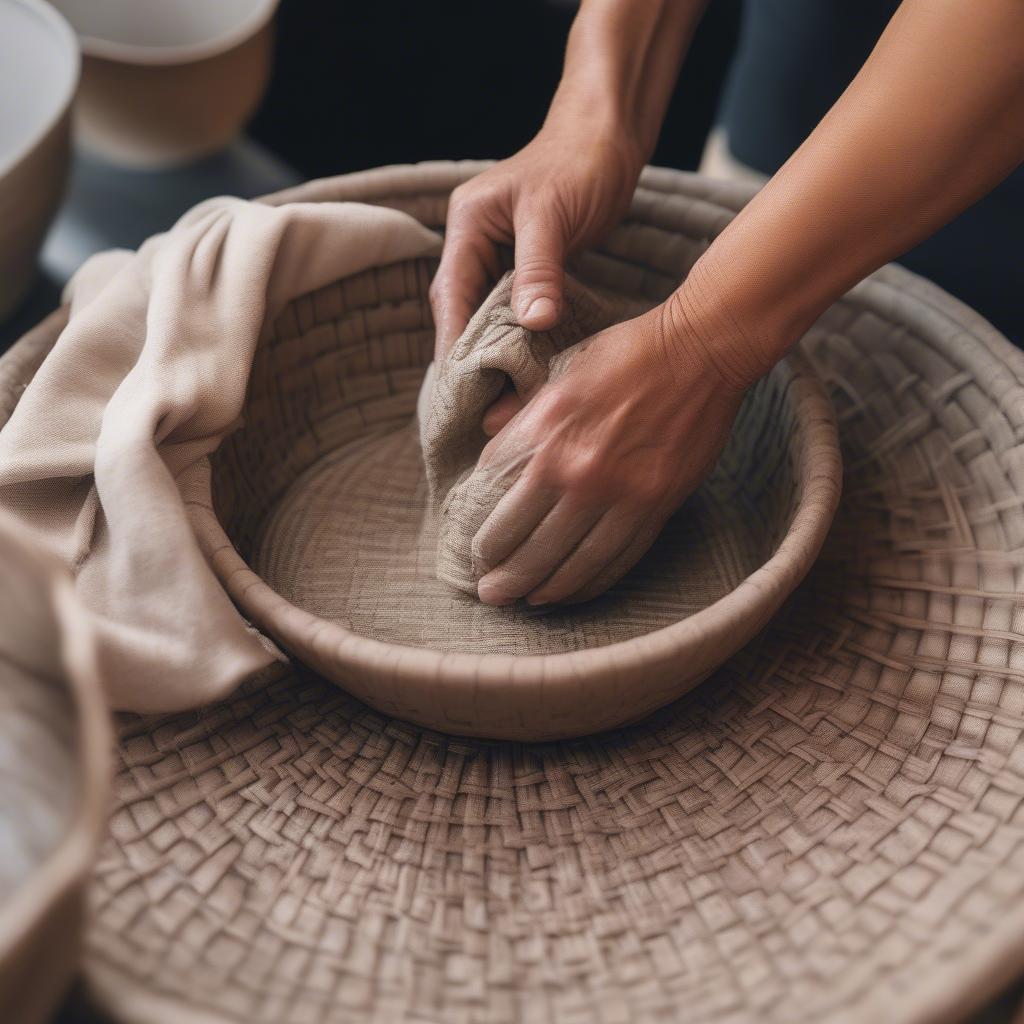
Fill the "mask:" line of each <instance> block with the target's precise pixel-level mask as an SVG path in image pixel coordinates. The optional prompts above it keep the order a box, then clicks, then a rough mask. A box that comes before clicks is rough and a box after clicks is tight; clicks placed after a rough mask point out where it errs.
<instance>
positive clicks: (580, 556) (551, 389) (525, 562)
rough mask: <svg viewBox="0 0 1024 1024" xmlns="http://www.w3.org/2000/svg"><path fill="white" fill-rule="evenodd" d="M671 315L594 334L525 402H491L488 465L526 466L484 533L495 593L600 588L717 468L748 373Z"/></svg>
mask: <svg viewBox="0 0 1024 1024" xmlns="http://www.w3.org/2000/svg"><path fill="white" fill-rule="evenodd" d="M671 319H672V317H671V316H670V315H666V307H665V306H659V307H657V308H656V309H654V310H652V311H651V312H650V313H647V314H644V315H643V316H641V317H638V318H636V319H635V320H630V321H627V322H626V323H622V324H618V325H616V326H615V327H611V328H609V329H607V330H605V331H602V332H600V333H599V334H596V335H594V337H593V338H591V339H590V340H589V341H588V342H587V343H586V344H585V345H583V346H581V348H579V349H577V350H576V351H575V352H574V353H573V355H572V356H571V360H570V362H569V363H568V364H567V366H566V367H565V369H564V370H563V372H562V373H561V374H556V375H555V377H554V379H552V380H550V381H548V383H546V384H545V385H544V386H543V387H542V388H540V390H539V391H538V392H537V393H536V394H535V395H534V396H529V397H530V400H529V401H528V402H527V404H526V405H525V406H523V405H522V404H521V402H519V401H518V400H517V399H516V398H515V396H505V397H504V398H503V399H500V400H499V401H498V402H497V403H496V404H495V405H494V406H492V408H491V410H490V411H489V412H488V414H487V419H486V420H485V429H487V431H488V433H492V434H493V433H496V435H497V436H494V437H493V439H492V440H491V441H490V442H489V443H488V444H487V446H486V448H485V449H484V451H483V453H482V454H481V456H480V459H479V462H478V466H479V467H480V468H486V467H488V466H490V467H495V468H498V467H500V466H503V465H507V464H508V463H509V462H511V461H512V460H517V461H525V468H524V469H523V471H522V473H521V475H520V477H519V479H518V480H517V481H516V482H515V484H513V486H512V488H511V489H510V490H509V491H508V493H507V494H505V495H504V497H502V499H501V501H500V502H499V503H498V505H497V506H496V507H495V509H494V511H493V512H492V513H491V515H490V516H489V517H488V519H487V521H486V522H485V523H484V525H483V526H482V527H481V528H480V530H479V531H478V533H477V534H476V537H475V538H474V540H473V558H474V561H475V562H476V563H477V564H478V565H482V566H483V567H484V569H485V570H486V575H484V576H483V577H482V578H481V580H480V582H479V586H478V594H479V597H480V600H481V601H483V602H484V603H485V604H492V605H501V604H507V603H509V602H511V601H514V600H516V599H517V598H520V597H525V598H526V600H527V601H529V602H530V603H531V604H547V603H553V602H559V601H567V602H571V601H582V600H587V599H588V598H590V597H593V596H596V595H597V594H599V593H601V592H602V591H604V590H605V589H607V588H608V587H609V586H611V585H612V584H613V583H614V582H615V581H616V580H618V579H619V578H620V577H621V576H622V575H624V574H625V573H626V572H627V571H628V570H629V569H630V568H631V567H632V566H633V565H634V564H635V563H636V562H637V561H638V560H639V559H640V557H641V556H642V555H643V554H644V553H645V552H646V551H647V549H648V548H649V547H650V546H651V544H652V543H653V542H654V540H655V538H656V537H657V536H658V534H659V533H660V531H661V528H662V526H663V525H664V524H665V522H666V520H667V519H668V518H669V517H670V516H671V515H672V514H673V513H674V512H675V511H676V509H677V508H678V507H679V506H680V505H681V504H682V502H683V501H684V500H685V499H686V498H687V497H688V496H689V495H690V494H691V493H692V492H693V491H694V490H695V489H696V488H697V487H698V486H699V484H700V483H701V482H702V481H703V479H704V478H705V477H706V476H707V474H708V473H709V472H710V471H711V469H712V468H713V466H714V464H715V461H716V459H717V458H718V455H719V453H720V452H721V450H722V447H723V446H724V444H725V442H726V440H727V438H728V436H729V432H730V430H731V427H732V423H733V420H734V419H735V417H736V413H737V411H738V409H739V406H740V402H741V400H742V397H743V392H744V386H739V385H737V383H736V382H735V380H733V379H731V374H730V375H728V378H729V379H727V376H725V375H723V374H722V373H721V372H720V369H719V366H718V365H716V360H715V359H714V358H712V356H711V355H710V354H709V353H710V349H709V347H708V346H707V345H706V344H704V343H702V341H701V340H700V339H698V338H697V337H696V336H695V335H694V333H693V332H692V330H682V331H680V330H673V329H669V328H667V326H666V325H667V324H668V323H669V322H670V321H671ZM752 379H753V377H751V380H752Z"/></svg>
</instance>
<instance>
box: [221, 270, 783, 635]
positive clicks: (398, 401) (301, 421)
mask: <svg viewBox="0 0 1024 1024" xmlns="http://www.w3.org/2000/svg"><path fill="white" fill-rule="evenodd" d="M431 272H432V264H431V262H430V261H428V260H422V261H414V262H410V263H406V264H398V265H395V266H392V267H385V268H382V269H380V270H376V271H371V272H368V273H365V274H361V275H358V276H357V277H353V278H350V279H347V280H345V281H341V282H338V283H337V284H335V285H332V286H329V287H328V288H324V289H322V290H321V291H319V292H317V293H314V294H312V295H308V296H306V297H304V298H302V299H299V300H298V301H296V302H295V303H293V304H292V305H291V306H290V307H288V308H287V309H286V310H285V311H284V313H283V314H282V315H281V316H280V317H278V318H277V320H276V321H275V322H274V323H273V324H268V325H267V327H266V328H265V330H264V334H263V338H262V340H261V345H260V347H259V350H258V355H257V358H256V361H255V364H254V368H253V374H252V379H251V383H250V392H249V396H248V404H247V410H246V423H245V426H244V427H243V428H242V429H240V430H239V431H238V432H236V433H235V434H234V435H232V436H231V438H230V439H229V440H228V441H227V442H226V443H225V444H224V445H222V446H221V448H220V450H219V451H218V452H217V453H216V455H215V456H214V474H213V479H214V504H215V509H216V511H217V514H218V517H219V519H220V521H221V523H222V524H223V525H224V527H225V530H226V532H227V534H228V536H229V537H230V538H231V540H232V542H233V543H234V545H235V547H236V548H237V550H238V551H239V553H240V554H241V555H242V557H243V558H244V559H245V560H246V561H247V562H248V563H249V565H250V566H251V567H252V568H253V569H254V571H255V572H256V573H258V574H259V575H260V576H261V577H262V578H263V579H264V580H265V581H266V582H267V583H268V584H269V585H270V586H271V587H272V588H273V589H274V590H276V591H277V592H278V593H280V594H281V595H282V596H284V597H285V598H286V599H288V600H289V601H291V602H292V603H293V604H295V605H297V606H299V607H300V608H302V609H304V610H305V611H308V612H310V613H312V614H314V615H316V616H318V617H321V618H324V619H328V620H331V621H334V622H337V623H340V624H341V625H343V626H345V627H346V628H348V629H350V630H352V631H354V632H356V633H358V634H360V635H362V636H366V637H370V638H372V639H375V640H380V641H383V642H387V643H397V644H404V645H409V646H422V647H429V648H432V649H434V650H440V651H459V652H465V653H473V654H487V653H498V654H518V655H523V654H557V653H564V652H569V651H577V650H582V649H587V648H592V647H598V646H603V645H606V644H611V643H615V642H618V641H622V640H628V639H632V638H634V637H637V636H641V635H643V634H645V633H649V632H651V631H653V630H656V629H659V628H661V627H664V626H668V625H671V624H673V623H675V622H678V621H679V620H680V619H683V618H686V617H687V616H689V615H692V614H694V613H695V612H697V611H699V610H701V609H702V608H705V607H706V606H707V605H709V604H711V603H712V602H714V601H716V600H718V599H719V598H721V597H724V596H725V595H726V594H727V593H729V592H730V591H731V590H733V589H734V588H735V587H736V586H737V585H738V584H739V583H740V582H742V580H743V579H745V578H746V577H747V576H749V575H750V574H751V573H752V572H754V570H756V569H757V568H759V567H760V566H761V565H763V564H764V562H765V561H767V560H768V559H769V558H770V557H771V555H772V554H773V553H774V551H775V550H776V549H777V547H778V545H779V543H780V542H781V540H782V538H783V537H784V536H785V534H786V532H787V530H788V529H789V526H790V523H791V521H792V517H793V513H794V510H795V508H796V504H797V501H798V497H799V495H798V488H797V482H796V471H795V466H794V458H795V454H794V452H793V450H792V445H791V444H790V443H789V442H790V439H791V437H792V435H793V431H794V429H795V423H794V421H793V415H792V409H791V405H790V403H789V401H788V398H787V388H786V384H787V381H788V379H789V378H788V371H787V369H786V368H785V367H780V369H779V370H778V371H777V372H776V373H773V374H771V375H770V376H769V377H767V378H766V379H765V380H764V381H763V382H762V383H761V384H760V385H759V386H758V387H757V388H756V389H755V391H754V392H752V393H751V396H750V398H749V399H748V401H747V402H746V403H745V405H744V407H743V410H742V412H741V414H740V417H739V420H738V422H737V426H736V430H735V431H734V435H733V439H732V441H731V442H730V443H729V445H728V446H727V448H726V450H725V452H724V453H723V455H722V458H721V459H720V461H719V464H718V467H717V468H716V470H715V472H714V473H713V474H712V476H711V478H710V479H709V480H708V481H707V483H706V484H705V485H704V486H703V487H702V488H701V489H700V490H699V491H698V492H697V493H696V494H695V495H694V496H693V497H691V498H690V499H689V500H688V501H687V502H686V503H685V505H684V506H683V508H682V509H681V510H680V512H679V513H678V514H677V515H676V516H675V517H674V518H673V519H672V520H671V521H670V523H669V524H668V526H667V527H666V529H665V530H664V531H663V533H662V535H661V537H660V539H659V540H658V542H657V543H656V544H655V546H654V547H653V548H652V549H651V551H650V552H649V554H648V555H647V556H646V557H645V558H644V559H643V560H642V561H641V562H640V563H639V564H638V565H637V566H636V567H635V568H634V569H633V570H632V571H631V572H630V573H629V574H628V575H627V576H626V577H625V578H624V579H623V580H622V581H621V582H620V583H619V584H618V585H616V586H615V587H614V588H613V589H612V590H611V591H609V592H608V593H607V594H606V595H604V596H602V597H601V598H600V599H598V600H596V601H592V602H588V603H586V604H583V605H577V606H571V607H565V608H560V609H555V610H545V611H542V612H538V611H537V610H534V609H526V608H521V607H513V608H490V607H487V606H484V605H482V604H480V602H478V601H477V600H476V599H475V598H474V597H471V596H467V595H465V594H462V593H459V592H457V591H454V590H452V589H451V588H450V587H448V586H447V585H446V584H443V583H440V582H439V581H438V580H437V579H436V577H435V573H434V564H435V552H436V535H435V532H434V527H433V522H432V517H431V516H430V515H429V514H428V505H427V491H426V483H425V480H424V474H423V470H422V455H421V452H420V448H419V442H418V433H417V425H416V422H415V409H416V398H417V394H418V392H419V388H420V384H421V382H422V378H423V374H424V371H425V369H426V366H427V364H428V363H429V361H430V358H431V355H432V349H433V341H434V332H433V327H432V323H431V318H430V310H429V303H428V300H427V287H428V284H429V279H430V275H431Z"/></svg>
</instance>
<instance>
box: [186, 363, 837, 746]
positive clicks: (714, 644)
mask: <svg viewBox="0 0 1024 1024" xmlns="http://www.w3.org/2000/svg"><path fill="white" fill-rule="evenodd" d="M772 372H773V373H784V374H786V375H787V377H788V380H786V381H785V382H784V384H783V387H784V388H785V389H786V391H787V392H788V395H789V397H788V402H789V404H790V405H791V407H792V408H793V409H794V410H796V409H799V410H801V412H802V415H801V416H800V417H799V421H800V422H801V423H803V425H804V434H803V438H802V442H801V444H800V447H799V455H798V457H797V459H796V464H795V465H794V471H795V479H796V480H797V481H799V482H800V485H801V486H800V496H799V500H798V502H797V504H796V506H795V508H794V509H793V514H792V517H791V518H790V520H789V522H788V524H787V526H786V529H785V532H784V533H783V535H782V537H781V538H780V540H779V543H778V545H777V546H776V548H775V550H774V551H773V552H772V553H771V554H770V555H769V556H768V558H766V559H765V560H764V561H763V562H762V563H761V564H760V565H759V566H758V567H757V568H756V569H755V570H753V572H751V573H750V574H749V575H748V576H746V577H745V578H744V579H743V580H742V581H741V582H740V583H739V584H738V585H737V586H736V587H735V588H733V589H732V590H730V591H729V592H728V593H727V594H724V595H723V596H722V597H720V598H718V599H717V600H716V601H713V602H712V603H711V604H709V605H707V606H706V607H705V608H702V609H701V610H700V611H697V612H695V613H694V614H693V615H690V616H687V617H685V618H682V619H680V620H679V621H677V622H674V623H671V624H669V625H667V626H662V627H660V628H659V629H655V630H652V631H651V632H649V633H644V634H642V635H640V636H636V637H631V638H629V639H627V640H620V641H618V642H616V643H613V644H607V645H604V646H602V647H594V648H587V649H585V650H580V651H560V652H557V653H549V654H529V655H506V654H493V653H485V654H474V653H470V652H451V651H439V650H436V649H434V648H431V647H425V646H413V645H403V644H398V643H391V642H388V641H384V640H377V639H375V638H372V637H367V636H364V635H362V634H360V633H357V632H355V631H354V630H351V629H349V628H348V627H347V626H344V625H342V624H341V623H339V622H335V621H333V620H330V619H322V618H320V617H319V616H316V615H314V614H312V613H310V612H307V611H306V610H305V609H302V608H300V607H299V606H297V605H295V604H294V603H293V602H291V601H289V600H288V599H287V598H285V597H284V596H283V595H281V594H279V593H278V592H277V591H275V590H274V589H273V588H272V587H271V586H270V585H269V584H268V583H267V582H266V581H265V580H264V579H263V578H262V577H260V576H259V575H258V574H257V573H256V572H254V571H253V569H252V568H251V567H250V566H249V565H248V563H247V562H246V560H245V559H244V558H243V557H242V555H241V554H240V552H239V551H238V550H237V549H236V548H235V546H234V542H233V541H232V540H231V538H230V537H229V536H228V534H227V531H226V530H225V529H224V527H223V525H222V524H221V523H220V520H219V518H218V516H217V513H216V511H215V509H214V508H213V502H212V500H210V501H209V503H208V504H207V503H206V501H203V502H198V501H194V502H193V503H191V504H190V508H189V512H190V516H191V519H192V525H193V529H194V531H195V534H196V538H197V540H198V541H199V544H200V547H201V548H202V549H203V551H204V554H205V556H206V558H207V561H208V562H209V564H210V565H211V567H212V568H213V571H214V573H215V575H216V576H217V577H218V578H219V579H220V582H221V585H222V586H223V587H224V589H225V590H226V591H227V593H228V594H229V595H230V596H231V597H232V599H233V600H234V601H235V603H236V605H237V606H238V607H239V609H240V610H241V612H242V614H243V615H244V616H245V617H246V618H247V619H248V620H249V621H250V622H252V623H253V624H254V625H255V626H257V628H259V629H260V631H261V632H262V633H264V634H265V635H266V636H267V637H268V638H270V639H272V640H273V641H275V642H277V643H280V644H281V645H282V646H283V647H284V648H285V649H286V650H288V651H291V652H292V653H294V654H295V656H296V658H297V660H298V661H299V662H304V663H305V664H307V665H311V666H312V667H314V668H316V667H323V666H330V669H331V670H333V671H335V672H336V671H337V670H338V669H343V668H347V669H348V672H346V673H345V675H346V678H347V683H346V688H347V689H348V690H349V692H351V693H353V694H354V695H355V696H356V697H358V698H360V699H362V700H366V701H367V702H368V703H371V704H374V703H375V702H374V697H373V695H374V694H375V692H376V695H377V696H378V697H379V696H380V694H379V690H378V684H379V683H380V682H381V680H382V678H387V679H389V680H391V681H392V683H393V684H396V685H397V687H398V688H399V689H402V688H403V684H405V685H408V683H409V682H410V681H411V677H413V676H414V677H416V678H417V679H419V680H426V679H430V680H431V684H432V686H434V687H438V688H441V689H445V690H448V691H449V692H453V691H458V692H459V693H461V694H463V695H465V694H469V693H470V692H472V691H473V690H475V689H477V688H486V687H488V685H489V682H490V681H492V680H494V679H496V678H501V679H503V680H505V681H506V682H507V683H511V684H512V689H514V690H518V689H520V687H519V686H518V685H517V684H519V683H528V682H532V681H537V680H540V681H542V683H543V685H544V686H546V687H551V686H559V685H565V684H568V683H572V682H574V681H578V680H579V679H580V678H581V677H585V678H586V679H587V683H588V686H590V687H591V688H593V687H595V686H597V685H599V684H602V683H603V684H608V685H618V684H620V683H621V681H622V679H623V678H624V677H625V675H626V674H628V673H630V672H632V671H633V670H635V669H636V668H637V667H638V666H640V665H641V664H644V665H649V664H652V663H660V662H662V661H674V660H675V659H676V658H677V657H678V656H679V654H680V652H681V651H683V650H689V651H690V652H691V654H692V662H691V667H694V666H699V668H695V669H694V671H704V669H705V667H706V669H707V672H710V671H712V670H713V669H714V668H715V667H716V666H717V665H718V664H719V663H720V662H721V661H722V660H723V659H722V658H720V657H719V656H718V654H717V652H718V651H719V650H720V649H721V647H722V646H723V644H724V643H725V642H726V641H725V640H724V638H725V637H726V636H728V637H729V638H730V639H729V640H728V646H730V647H735V648H736V649H739V648H740V647H742V646H743V645H744V644H746V643H747V642H748V641H749V640H750V639H751V638H752V637H753V636H755V635H756V633H757V632H758V631H759V630H760V629H761V628H763V627H764V625H766V624H767V622H768V620H769V619H770V618H771V617H772V616H773V615H774V614H775V612H776V611H778V609H779V607H780V606H781V604H782V602H783V601H784V600H785V599H786V598H787V597H788V596H789V594H790V593H791V592H792V591H793V589H794V588H795V587H796V586H797V584H799V582H800V581H801V580H802V579H803V578H804V577H805V576H806V575H807V572H808V571H809V570H810V568H811V566H812V565H813V563H814V561H815V559H816V557H817V555H818V552H819V551H820V550H821V547H822V545H823V544H824V541H825V537H826V535H827V533H828V531H829V529H830V528H831V526H832V520H833V517H834V514H835V511H836V508H837V507H838V503H839V496H840V493H841V490H842V472H843V469H842V457H841V455H840V451H839V436H838V428H837V422H836V418H835V413H834V410H833V408H832V404H831V402H830V400H829V398H828V396H827V394H826V392H825V388H824V384H823V382H822V381H821V379H820V378H819V377H818V375H817V373H816V372H815V371H814V370H813V368H812V367H811V365H810V362H809V360H808V358H807V356H806V355H805V354H804V353H803V352H802V351H801V350H800V346H799V345H798V346H796V347H795V348H794V349H793V351H791V352H790V353H789V355H787V356H786V358H785V359H783V360H782V362H781V363H780V364H779V365H778V367H776V369H775V370H773V371H772ZM211 499H212V495H211ZM705 661H707V666H704V664H703V663H704V662H705ZM705 674H706V673H705ZM328 675H330V672H328ZM374 677H376V678H374ZM669 699H671V698H669ZM665 702H666V701H665V700H663V699H659V700H658V701H657V702H656V703H654V704H652V705H651V706H650V707H649V708H648V707H644V706H643V702H642V701H638V704H637V710H638V715H640V716H644V715H646V714H648V713H649V712H650V711H653V710H655V708H657V707H660V706H661V705H663V704H664V703H665ZM376 706H378V707H379V706H380V705H379V703H378V704H377V705H376ZM398 714H399V717H403V718H405V719H407V720H410V721H415V720H416V719H415V717H413V716H411V715H410V714H409V713H408V712H405V713H401V712H399V713H398ZM433 727H434V728H437V727H438V726H436V725H435V726H433ZM452 731H453V732H456V733H458V734H460V735H487V736H495V735H496V734H495V733H494V732H493V729H490V730H489V729H487V728H484V731H482V732H479V733H477V732H475V731H474V729H473V728H470V729H468V730H467V729H465V728H458V727H457V726H455V724H454V723H453V727H452ZM586 731H587V732H593V731H594V730H593V729H592V728H588V729H586ZM571 734H572V732H571V729H570V730H569V731H568V732H567V731H566V727H565V726H564V725H560V726H559V735H571Z"/></svg>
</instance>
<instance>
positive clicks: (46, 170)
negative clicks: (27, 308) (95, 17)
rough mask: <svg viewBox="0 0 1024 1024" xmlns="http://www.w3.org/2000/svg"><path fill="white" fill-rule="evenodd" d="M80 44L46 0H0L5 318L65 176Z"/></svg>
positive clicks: (1, 312)
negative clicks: (70, 116)
mask: <svg viewBox="0 0 1024 1024" xmlns="http://www.w3.org/2000/svg"><path fill="white" fill-rule="evenodd" d="M78 68H79V58H78V43H77V41H76V40H75V35H74V33H73V32H72V31H71V28H70V27H69V26H68V24H67V22H66V21H65V20H64V19H63V18H62V17H61V16H60V15H59V14H58V13H57V12H56V11H55V10H54V9H53V8H52V7H51V6H50V5H49V4H47V3H43V2H42V0H0V319H3V317H4V316H5V315H6V314H7V313H9V312H11V310H12V309H13V308H14V307H15V306H16V305H17V304H18V302H19V301H20V300H21V299H22V297H23V296H24V295H25V293H26V291H28V288H29V286H30V285H31V283H32V279H33V277H34V276H35V269H36V259H37V257H38V255H39V248H40V246H41V245H42V242H43V237H44V236H45V234H46V229H47V228H48V227H49V224H50V221H51V220H52V219H53V215H54V213H55V212H56V210H57V206H58V205H59V203H60V199H61V196H62V195H63V192H64V184H65V182H66V180H67V170H68V160H69V146H68V123H69V122H68V110H69V108H70V106H71V100H72V98H73V96H74V94H75V86H76V85H77V83H78Z"/></svg>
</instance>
